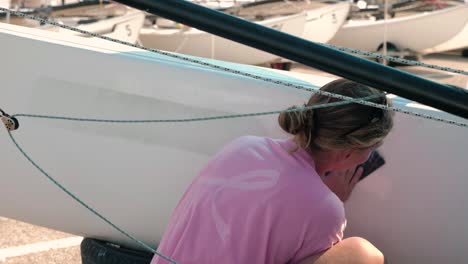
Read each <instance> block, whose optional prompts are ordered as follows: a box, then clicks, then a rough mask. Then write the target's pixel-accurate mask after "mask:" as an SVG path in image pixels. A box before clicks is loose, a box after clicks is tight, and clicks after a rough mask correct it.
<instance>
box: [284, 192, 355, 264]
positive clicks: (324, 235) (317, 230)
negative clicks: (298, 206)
mask: <svg viewBox="0 0 468 264" xmlns="http://www.w3.org/2000/svg"><path fill="white" fill-rule="evenodd" d="M316 212H317V213H316V214H315V215H316V217H314V218H313V219H311V220H310V221H309V223H308V227H307V230H306V233H305V236H304V241H303V244H302V246H301V248H300V249H299V250H298V251H297V253H296V254H295V255H294V258H293V259H292V260H291V261H290V262H289V263H291V264H296V263H299V262H300V261H301V260H303V259H304V258H306V257H309V256H313V255H316V254H318V253H320V252H323V251H325V250H327V249H329V248H331V247H332V246H333V245H334V244H336V243H338V242H340V241H341V240H342V239H343V231H344V229H345V227H346V218H345V212H344V207H343V203H342V202H341V201H340V200H339V199H338V197H336V196H335V195H334V194H332V193H331V194H330V195H328V196H327V197H326V198H325V199H324V200H323V202H322V203H321V204H320V206H319V207H318V208H317V210H316Z"/></svg>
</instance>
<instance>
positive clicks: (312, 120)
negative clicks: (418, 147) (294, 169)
mask: <svg viewBox="0 0 468 264" xmlns="http://www.w3.org/2000/svg"><path fill="white" fill-rule="evenodd" d="M320 90H322V91H326V92H329V93H335V94H340V95H344V96H348V97H353V98H362V97H368V96H371V95H375V97H374V98H373V99H368V101H371V102H374V103H379V104H385V105H388V106H391V102H390V100H389V99H387V98H386V96H385V94H384V93H382V92H381V91H379V90H377V89H374V88H370V87H368V86H365V85H362V84H359V83H356V82H353V81H349V80H345V79H338V80H335V81H333V82H330V83H328V84H326V85H324V86H323V87H322V88H320ZM379 95H380V96H379ZM337 101H342V100H341V99H337V98H334V97H329V96H325V95H321V94H318V93H316V94H314V95H312V96H311V98H310V99H309V102H308V103H307V104H305V105H304V106H313V105H318V104H326V103H332V102H337ZM292 108H297V107H296V106H294V107H292ZM290 109H291V108H290ZM278 122H279V124H280V126H281V128H283V130H284V131H286V132H288V133H290V134H292V135H295V136H296V137H295V139H296V142H297V143H298V144H299V145H300V146H301V147H303V148H305V149H315V150H324V151H327V150H340V149H349V148H354V149H356V148H367V147H370V146H373V145H375V144H377V143H379V142H380V141H382V140H383V139H384V138H385V137H386V136H387V135H388V133H389V132H390V130H391V129H392V127H393V112H392V111H388V110H383V109H380V108H375V107H371V106H365V105H362V104H358V103H350V104H345V105H339V106H331V107H324V108H317V109H313V110H306V111H302V112H283V113H281V114H280V115H279V117H278Z"/></svg>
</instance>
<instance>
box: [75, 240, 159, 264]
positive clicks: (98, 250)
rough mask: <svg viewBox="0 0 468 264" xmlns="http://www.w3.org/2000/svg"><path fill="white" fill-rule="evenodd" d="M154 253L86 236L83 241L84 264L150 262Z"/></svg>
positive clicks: (136, 263)
mask: <svg viewBox="0 0 468 264" xmlns="http://www.w3.org/2000/svg"><path fill="white" fill-rule="evenodd" d="M152 258H153V254H152V253H149V252H145V251H138V250H134V249H129V248H125V247H121V246H118V245H115V244H112V243H109V242H105V241H101V240H97V239H91V238H85V239H83V241H82V242H81V261H82V264H149V263H150V262H151V259H152Z"/></svg>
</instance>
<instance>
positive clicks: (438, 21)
mask: <svg viewBox="0 0 468 264" xmlns="http://www.w3.org/2000/svg"><path fill="white" fill-rule="evenodd" d="M467 24H468V5H459V6H455V7H451V8H446V9H443V10H440V11H433V12H428V13H421V14H417V15H412V16H407V17H401V18H393V19H389V20H387V22H385V21H384V20H379V21H348V22H347V23H345V24H344V25H343V27H342V28H341V29H340V30H339V31H338V32H337V33H336V35H335V36H334V37H333V39H331V40H330V43H331V44H334V45H338V46H344V47H348V48H354V49H360V50H366V51H377V50H378V49H379V47H380V46H381V45H382V44H383V42H384V32H385V27H386V28H387V29H386V31H387V37H386V39H387V42H389V43H392V44H393V45H394V46H396V48H397V49H398V50H400V51H403V50H409V51H413V52H421V51H423V50H427V49H431V48H434V47H436V46H438V45H441V44H443V43H445V42H447V41H449V40H450V39H452V38H454V37H456V36H457V35H458V34H459V33H460V32H461V31H462V30H463V29H464V28H465V27H466V26H467Z"/></svg>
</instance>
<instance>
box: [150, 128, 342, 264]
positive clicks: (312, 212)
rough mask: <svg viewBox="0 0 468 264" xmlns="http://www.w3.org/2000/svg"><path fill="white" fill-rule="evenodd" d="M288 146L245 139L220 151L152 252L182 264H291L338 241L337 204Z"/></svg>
mask: <svg viewBox="0 0 468 264" xmlns="http://www.w3.org/2000/svg"><path fill="white" fill-rule="evenodd" d="M295 146H296V145H295V143H294V142H293V141H292V140H291V139H288V140H276V139H269V138H263V137H255V136H245V137H241V138H239V139H237V140H235V141H233V142H232V143H230V144H228V145H227V146H226V147H224V149H223V150H222V151H221V152H220V153H218V154H217V155H216V156H215V157H214V158H213V159H212V160H211V161H210V162H209V163H208V165H207V166H206V167H205V168H204V169H203V170H202V171H201V173H200V174H199V175H198V177H197V178H196V179H195V180H194V181H193V182H192V184H191V185H190V187H189V188H188V190H187V191H186V192H185V194H184V196H183V197H182V199H181V200H180V202H179V204H178V205H177V207H176V208H175V210H174V212H173V215H172V217H171V220H170V223H169V225H168V227H167V229H166V232H165V234H164V236H163V238H162V241H161V244H160V246H159V248H158V251H159V252H161V253H163V254H165V255H166V256H169V257H171V258H172V259H174V260H175V261H177V263H181V264H220V263H223V264H247V263H249V264H250V263H252V264H262V263H265V264H286V263H287V264H294V263H298V262H299V261H300V260H302V259H304V258H305V257H307V256H310V255H315V254H317V253H319V252H321V251H324V250H326V249H328V248H330V247H331V246H332V245H333V244H335V243H337V242H339V241H340V240H341V239H342V238H343V231H344V228H345V226H346V219H345V213H344V207H343V203H342V202H341V201H340V200H339V199H338V197H337V196H336V195H335V194H334V193H332V192H331V191H330V190H329V189H328V187H327V186H326V185H325V184H324V183H323V182H322V180H321V179H320V176H319V175H318V174H317V172H316V171H315V167H314V162H313V160H312V158H311V157H310V155H309V154H308V153H307V152H306V151H305V150H303V149H301V148H300V149H298V150H297V151H296V152H292V153H290V152H289V150H291V149H294V148H295ZM163 263H164V264H165V263H168V262H167V261H166V260H164V259H162V258H159V257H157V256H155V257H154V258H153V260H152V262H151V264H163Z"/></svg>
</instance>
